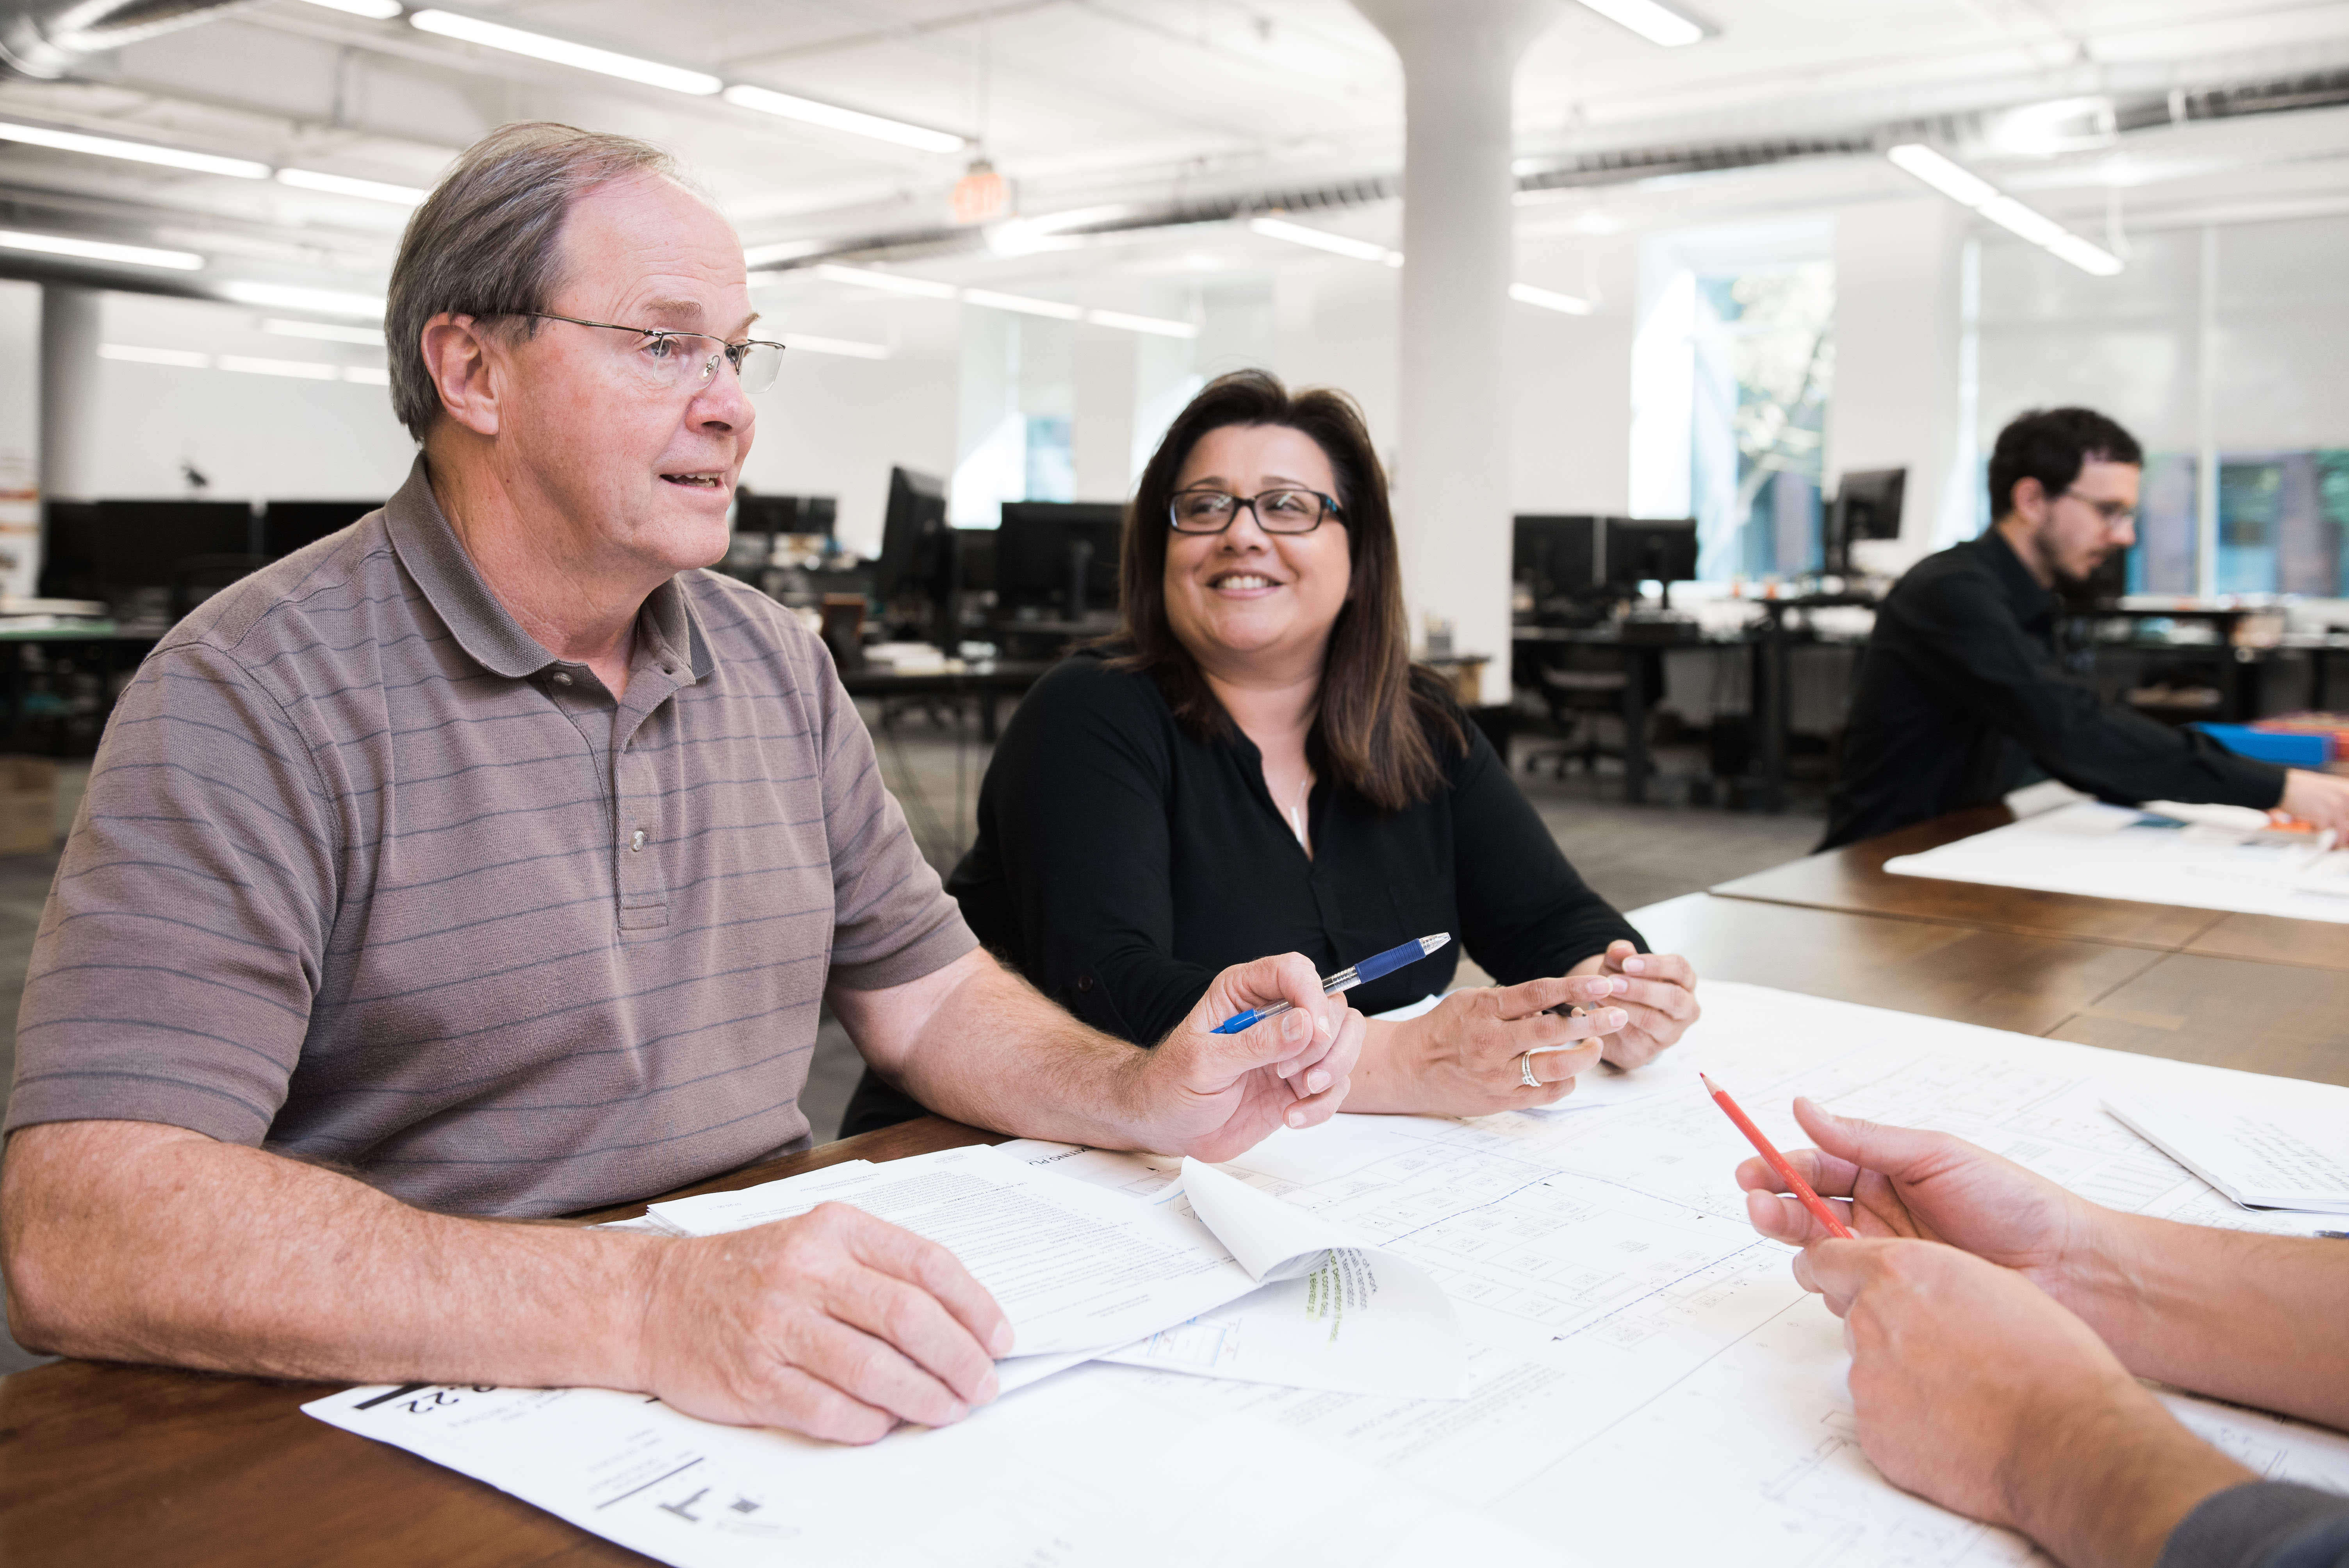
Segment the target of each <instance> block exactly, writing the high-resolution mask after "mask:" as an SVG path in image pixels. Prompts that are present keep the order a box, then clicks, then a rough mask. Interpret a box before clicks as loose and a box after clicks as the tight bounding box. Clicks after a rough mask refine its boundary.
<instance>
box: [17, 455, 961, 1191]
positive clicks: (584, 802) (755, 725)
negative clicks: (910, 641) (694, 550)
mask: <svg viewBox="0 0 2349 1568" xmlns="http://www.w3.org/2000/svg"><path fill="white" fill-rule="evenodd" d="M975 945H976V943H975V942H974V941H973V939H972V937H971V935H970V933H969V931H968V929H967V928H966V927H965V926H964V924H963V922H962V917H961V915H960V913H958V912H957V909H956V907H955V904H954V901H953V900H951V899H949V898H948V897H947V895H946V894H945V892H943V891H941V889H940V888H939V885H938V879H937V877H936V874H935V873H934V872H932V871H931V870H930V869H929V867H928V866H927V865H926V863H925V862H924V861H923V860H922V858H921V856H920V854H919V853H918V852H917V851H916V849H915V846H914V841H913V836H912V835H911V834H910V833H909V832H908V831H907V830H906V827H905V817H904V815H903V814H902V813H901V812H900V811H899V810H898V808H897V803H896V801H895V799H892V798H891V797H890V795H889V793H888V792H887V791H886V790H885V789H883V788H882V786H881V781H880V777H879V774H878V771H877V769H876V766H875V763H874V754H873V746H872V741H871V738H870V737H868V736H867V735H866V733H865V730H864V725H863V723H862V722H861V721H860V720H859V719H858V717H857V715H856V710H855V707H854V704H853V703H852V702H851V701H850V700H849V697H848V695H847V693H846V692H844V691H843V690H842V688H841V685H840V681H839V678H838V676H836V675H835V674H834V673H833V665H832V661H831V658H830V655H828V654H827V653H826V651H825V649H824V647H823V645H822V644H821V643H820V642H818V641H817V640H816V639H815V638H813V637H812V636H810V635H809V634H808V633H807V632H806V630H805V628H803V627H802V626H801V625H800V624H799V623H798V622H797V621H796V620H795V619H793V618H792V615H791V614H789V613H788V612H787V611H785V610H783V609H782V608H781V606H779V605H777V604H775V603H772V602H771V601H770V600H768V599H766V598H764V597H762V596H761V595H760V594H758V593H753V592H751V591H750V589H748V588H746V587H744V586H742V585H741V584H740V583H733V582H730V581H729V580H728V579H726V578H723V577H720V576H718V575H716V574H714V573H709V572H688V573H680V574H679V575H678V576H677V577H674V578H672V579H670V580H669V581H668V582H667V583H663V584H662V585H661V586H660V587H659V588H658V589H657V590H656V591H655V592H654V593H653V594H652V596H651V597H650V598H649V599H648V600H647V601H646V603H645V607H644V610H643V612H642V613H641V614H640V616H639V618H638V620H637V635H636V655H635V661H634V664H633V665H632V667H631V669H630V672H629V676H628V684H627V687H626V695H625V696H624V697H623V698H622V699H621V700H620V701H618V702H617V703H615V702H614V700H613V698H612V696H611V693H610V691H609V689H608V688H607V687H605V686H604V685H603V683H602V682H601V681H599V680H598V679H597V678H596V676H595V673H594V672H593V671H591V670H590V669H589V668H588V667H587V666H586V665H583V664H571V663H566V662H564V661H563V660H560V659H556V658H554V657H553V656H552V655H549V654H548V653H547V652H546V650H545V649H544V648H543V647H541V646H539V645H538V644H537V643H536V642H534V641H533V639H532V638H531V637H530V636H529V635H528V634H526V633H525V632H524V631H523V628H522V627H521V625H520V624H517V623H516V622H515V620H514V618H513V617H512V615H511V614H508V613H507V611H506V609H505V608H504V606H503V605H502V604H501V603H499V601H498V600H497V598H496V597H495V595H493V594H492V593H491V592H490V590H489V588H488V586H487V584H486V583H483V581H482V580H481V575H480V574H479V573H477V572H476V571H475V570H474V568H473V565H472V562H471V559H470V558H469V557H468V556H467V554H466V553H465V551H464V548H463V546H462V545H461V544H460V542H459V541H458V539H457V536H456V534H455V533H454V532H453V531H451V530H450V526H449V523H448V521H447V520H446V519H445V518H443V517H442V515H441V513H440V508H439V507H438V506H437V505H436V504H435V501H434V499H433V495H432V490H431V487H430V485H429V483H428V482H427V480H426V477H425V468H424V462H423V459H421V458H419V459H418V460H417V464H416V468H415V469H414V470H413V471H412V472H411V473H410V475H409V480H408V482H407V483H406V484H405V485H403V486H402V487H401V488H400V490H399V493H398V495H396V496H394V497H393V498H392V499H391V501H390V502H389V504H388V505H387V506H386V507H385V508H384V510H383V511H378V512H373V513H370V514H369V515H368V516H367V517H365V518H363V519H361V520H360V521H358V522H357V523H355V524H353V525H352V526H351V527H350V528H348V529H346V530H345V531H342V532H340V533H337V534H335V535H333V536H331V537H329V538H327V539H324V540H321V541H319V542H317V543H316V544H314V545H311V546H310V547H309V548H307V549H305V550H303V551H301V552H299V553H297V554H295V555H291V556H288V557H287V558H286V559H285V560H284V561H281V562H277V563H276V564H274V565H273V566H270V567H268V568H267V569H265V570H264V571H262V572H260V573H255V574H254V576H252V577H249V578H247V579H245V580H244V581H243V583H238V584H237V585H236V586H234V587H233V588H231V589H229V590H227V591H226V592H225V593H221V594H219V595H217V596H215V597H213V598H212V599H210V600H207V601H206V602H205V603H203V605H202V606H201V607H200V608H199V609H198V610H197V611H196V612H195V614H191V616H189V617H188V619H187V620H185V621H183V622H181V624H179V625H178V626H177V627H175V628H173V630H172V631H171V634H170V635H169V636H167V637H166V638H165V639H164V640H163V642H162V643H161V644H160V645H158V646H157V648H156V650H155V652H154V653H153V654H152V655H150V657H149V658H148V659H147V661H146V662H145V663H144V664H143V665H140V669H139V672H138V675H137V676H136V678H135V679H134V680H133V681H132V682H131V683H130V686H129V689H128V690H126V691H125V692H124V693H123V696H122V698H121V700H120V701H119V703H118V704H117V705H116V707H115V710H114V717H113V719H112V721H111V722H110V723H109V725H108V727H107V731H106V738H105V740H104V742H103V743H102V744H101V745H100V746H99V748H98V757H97V760H96V762H95V763H94V764H93V766H92V768H91V771H90V779H89V790H88V795H87V796H86V797H85V798H84V799H83V801H82V806H81V812H80V815H79V817H78V819H77V820H76V821H75V823H74V829H73V835H72V838H71V839H70V841H68V842H67V846H66V851H65V857H64V860H63V862H62V863H61V864H60V865H59V867H58V869H57V882H56V885H55V887H54V888H53V889H52V891H51V892H50V894H49V902H48V907H47V911H46V912H45V913H44V914H43V916H42V920H41V929H40V934H39V936H38V938H37V940H36V944H35V946H34V950H33V962H32V968H31V971H30V973H29V975H27V977H26V983H25V995H24V1005H23V1008H22V1011H21V1012H20V1013H19V1015H18V1021H17V1032H16V1087H15V1090H14V1093H13V1097H12V1099H10V1102H9V1108H8V1119H7V1125H8V1127H9V1128H10V1129H12V1130H13V1129H15V1128H17V1127H23V1126H26V1125H29V1124H32V1123H36V1122H45V1121H66V1120H80V1119H123V1120H133V1121H155V1122H168V1123H171V1124H172V1125H174V1126H179V1127H185V1128H191V1129H193V1130H196V1131H198V1132H202V1133H204V1134H207V1135H209V1136H211V1137H213V1138H217V1139H222V1140H227V1141H232V1142H237V1143H244V1144H257V1145H261V1146H264V1147H266V1148H269V1149H272V1150H277V1151H280V1152H283V1153H285V1154H289V1155H294V1156H296V1157H300V1158H303V1159H309V1160H316V1161H326V1162H330V1163H332V1164H335V1165H336V1166H338V1167H341V1168H343V1169H347V1170H350V1171H355V1172H357V1174H358V1175H360V1176H361V1177H363V1178H364V1179H366V1180H367V1181H370V1182H373V1183H375V1184H376V1185H378V1186H380V1187H382V1188H383V1189H385V1190H386V1191H390V1192H392V1193H394V1194H396V1195H397V1196H398V1197H401V1198H403V1199H406V1200H408V1201H409V1202H416V1203H419V1204H424V1205H428V1206H429V1207H433V1208H438V1209H447V1210H453V1211H458V1212H468V1213H481V1214H507V1215H538V1214H550V1213H559V1212H564V1211H567V1210H574V1209H582V1208H587V1207H592V1206H595V1205H599V1204H605V1203H611V1202H624V1201H626V1200H629V1199H633V1198H640V1197H644V1196H646V1195H647V1194H651V1193H656V1192H659V1191H666V1190H667V1189H669V1188H672V1187H676V1186H678V1185H681V1184H683V1183H686V1182H689V1181H698V1180H700V1179H702V1178H704V1177H708V1176H711V1175H714V1174H717V1173H719V1172H720V1171H729V1170H731V1169H733V1168H734V1167H736V1166H739V1165H741V1164H743V1163H745V1162H747V1161H753V1160H757V1159H760V1158H761V1157H763V1156H767V1155H771V1154H775V1153H779V1152H783V1151H786V1150H794V1149H799V1148H803V1147H805V1145H806V1144H807V1142H808V1122H807V1118H806V1117H804V1116H803V1115H802V1114H801V1112H800V1109H799V1103H798V1101H799V1095H800V1091H801V1089H802V1087H803V1086H804V1084H805V1083H806V1081H807V1071H808V1060H809V1056H810V1053H811V1052H812V1049H813V1047H814V1043H815V1032H816V1016H817V1007H818V1004H819V1001H820V1000H821V998H822V996H823V991H824V988H825V986H826V985H840V986H844V987H847V988H849V989H853V990H873V989H878V988H881V987H885V986H889V985H898V984H901V983H903V982H905V981H909V980H914V979H917V978H919V977H920V976H922V975H927V974H930V973H932V972H933V971H935V970H936V969H938V968H940V967H942V966H943V965H947V964H948V963H951V962H952V961H953V960H955V959H956V958H957V957H959V956H961V955H962V954H964V953H967V952H968V951H969V950H970V949H971V948H972V947H973V946H975Z"/></svg>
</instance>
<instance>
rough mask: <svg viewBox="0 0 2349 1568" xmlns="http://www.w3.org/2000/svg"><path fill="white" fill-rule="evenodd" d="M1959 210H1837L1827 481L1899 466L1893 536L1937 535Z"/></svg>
mask: <svg viewBox="0 0 2349 1568" xmlns="http://www.w3.org/2000/svg"><path fill="white" fill-rule="evenodd" d="M1965 217H1966V214H1965V212H1964V211H1963V209H1961V208H1960V207H1959V206H1958V205H1957V204H1956V203H1955V202H1951V201H1943V200H1941V199H1940V197H1938V196H1930V195H1929V196H1923V197H1920V198H1918V199H1916V200H1913V201H1878V202H1871V203H1868V204H1867V205H1863V206H1855V207H1849V208H1846V209H1845V210H1843V211H1840V212H1838V213H1837V215H1836V226H1835V269H1836V301H1835V338H1836V370H1835V376H1836V379H1835V393H1834V396H1833V397H1831V398H1830V399H1829V401H1828V404H1827V423H1826V465H1825V468H1826V489H1827V490H1828V491H1829V492H1830V493H1832V492H1833V490H1834V489H1835V485H1836V481H1837V478H1838V476H1840V475H1843V474H1846V473H1851V472H1854V471H1857V470H1859V469H1908V470H1909V477H1908V480H1907V483H1906V487H1905V492H1904V498H1903V505H1902V511H1901V522H1900V532H1901V540H1900V542H1901V544H1902V546H1903V550H1904V553H1905V554H1906V555H1907V556H1909V558H1911V559H1913V558H1914V557H1916V556H1919V555H1922V554H1924V553H1925V552H1927V550H1928V549H1929V548H1930V545H1931V543H1932V542H1933V540H1934V538H1935V534H1936V530H1937V527H1938V524H1939V521H1940V507H1941V503H1942V500H1943V497H1944V496H1945V495H1946V494H1947V493H1948V492H1949V490H1950V472H1951V464H1952V463H1953V462H1955V461H1956V460H1957V459H1958V455H1959V447H1960V440H1959V436H1960V430H1959V403H1958V349H1959V296H1958V283H1959V277H1958V264H1959V258H1960V254H1961V251H1962V250H1963V247H1964V242H1965V224H1964V222H1963V220H1964V219H1965Z"/></svg>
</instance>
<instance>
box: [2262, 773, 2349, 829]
mask: <svg viewBox="0 0 2349 1568" xmlns="http://www.w3.org/2000/svg"><path fill="white" fill-rule="evenodd" d="M2276 805H2277V807H2278V808H2279V809H2280V810H2285V811H2289V812H2291V813H2292V815H2293V816H2295V817H2298V818H2299V819H2300V820H2302V821H2303V822H2313V823H2314V824H2315V825H2316V826H2317V827H2318V828H2320V829H2323V828H2330V829H2332V830H2333V831H2334V832H2336V833H2338V834H2340V835H2341V836H2342V837H2343V838H2344V839H2349V779H2343V778H2340V777H2338V776H2336V775H2334V774H2331V773H2313V772H2311V771H2309V770H2308V769H2305V768H2292V769H2285V771H2284V776H2283V799H2281V800H2279V801H2277V802H2276Z"/></svg>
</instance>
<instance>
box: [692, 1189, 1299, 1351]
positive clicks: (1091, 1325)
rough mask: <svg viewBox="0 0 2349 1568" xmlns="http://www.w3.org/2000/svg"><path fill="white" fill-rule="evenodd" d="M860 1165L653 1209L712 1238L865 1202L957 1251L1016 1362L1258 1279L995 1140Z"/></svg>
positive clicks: (1122, 1339) (1100, 1344) (1215, 1247)
mask: <svg viewBox="0 0 2349 1568" xmlns="http://www.w3.org/2000/svg"><path fill="white" fill-rule="evenodd" d="M856 1164H857V1166H858V1167H859V1168H857V1169H848V1170H845V1171H843V1170H842V1168H840V1167H833V1168H831V1169H828V1170H823V1171H810V1172H809V1173H807V1174H806V1175H803V1176H794V1177H791V1178H788V1179H786V1180H784V1181H771V1182H768V1183H766V1184H765V1185H763V1186H758V1187H750V1188H746V1189H744V1190H742V1191H738V1192H712V1193H709V1194H706V1195H705V1196H702V1197H698V1198H683V1199H679V1200H678V1201H676V1202H669V1203H656V1204H654V1205H653V1208H652V1212H653V1213H655V1214H656V1215H657V1216H659V1218H660V1219H661V1220H662V1221H663V1222H665V1223H667V1224H669V1225H673V1226H675V1227H676V1228H677V1229H678V1232H679V1233H682V1234H685V1235H697V1236H709V1235H717V1234H719V1233H723V1232H727V1231H740V1230H747V1229H748V1228H750V1226H752V1225H763V1224H767V1223H769V1222H772V1221H775V1220H784V1219H790V1218H792V1217H793V1216H794V1215H799V1214H804V1213H806V1212H808V1211H809V1210H811V1209H812V1208H814V1207H815V1206H816V1205H818V1204H819V1203H846V1204H848V1205H850V1206H852V1207H854V1208H858V1209H862V1210H864V1212H866V1213H868V1214H872V1215H874V1217H876V1218H878V1219H883V1220H886V1221H888V1222H890V1223H891V1224H893V1225H901V1226H903V1227H904V1228H905V1229H906V1230H909V1231H911V1232H913V1233H915V1234H916V1235H918V1236H924V1237H926V1238H927V1239H929V1240H931V1241H934V1242H936V1243H938V1244H939V1245H940V1246H943V1247H945V1248H946V1249H947V1251H948V1252H950V1253H954V1254H955V1256H956V1258H957V1260H958V1261H960V1263H961V1264H962V1265H963V1266H964V1267H965V1268H967V1269H968V1270H969V1271H970V1272H971V1274H972V1276H973V1277H974V1278H976V1279H977V1280H978V1283H979V1284H983V1285H985V1286H986V1287H987V1288H988V1292H989V1293H990V1294H991V1295H993V1296H994V1297H995V1300H996V1305H999V1306H1000V1307H1002V1308H1003V1312H1004V1315H1006V1316H1007V1317H1009V1318H1010V1319H1011V1326H1012V1330H1013V1332H1014V1333H1015V1334H1016V1335H1017V1336H1018V1339H1017V1342H1016V1343H1015V1345H1014V1346H1013V1354H1014V1355H1015V1356H1018V1357H1029V1356H1040V1355H1057V1354H1061V1353H1065V1352H1070V1351H1100V1350H1108V1349H1112V1348H1114V1347H1115V1346H1121V1345H1126V1344H1130V1343H1132V1342H1133V1340H1135V1339H1138V1338H1143V1337H1145V1336H1149V1335H1152V1334H1155V1333H1156V1332H1158V1331H1159V1330H1160V1329H1162V1328H1167V1327H1171V1326H1174V1325H1175V1324H1177V1323H1181V1322H1183V1321H1184V1320H1185V1319H1186V1318H1189V1317H1193V1316H1195V1315H1197V1314H1199V1313H1201V1312H1205V1311H1206V1310H1207V1309H1208V1308H1210V1307H1216V1306H1221V1305H1224V1304H1225V1303H1226V1302H1227V1301H1231V1300H1233V1299H1235V1298H1236V1297H1238V1296H1242V1295H1247V1293H1248V1292H1250V1291H1252V1290H1254V1289H1255V1288H1256V1287H1257V1279H1256V1277H1255V1276H1254V1275H1252V1274H1249V1273H1248V1272H1247V1270H1246V1269H1244V1268H1242V1267H1241V1266H1240V1265H1239V1264H1237V1263H1235V1262H1234V1261H1233V1259H1232V1254H1231V1253H1230V1252H1229V1251H1228V1250H1227V1249H1226V1247H1225V1246H1224V1244H1223V1243H1220V1242H1218V1241H1217V1240H1216V1237H1215V1235H1214V1234H1213V1233H1211V1232H1210V1231H1209V1230H1208V1229H1207V1227H1206V1226H1205V1225H1202V1224H1201V1223H1199V1222H1198V1221H1196V1220H1195V1219H1193V1218H1192V1217H1191V1216H1189V1215H1188V1214H1185V1213H1182V1212H1176V1211H1174V1210H1171V1209H1165V1208H1154V1207H1152V1206H1149V1205H1146V1204H1136V1203H1127V1202H1122V1201H1120V1200H1119V1199H1118V1198H1117V1197H1115V1196H1114V1195H1113V1194H1111V1193H1107V1192H1103V1191H1101V1190H1099V1189H1098V1188H1094V1187H1091V1186H1088V1185H1086V1184H1084V1183H1082V1182H1078V1181H1067V1180H1065V1179H1063V1178H1061V1177H1059V1176H1056V1175H1053V1174H1051V1173H1050V1171H1041V1170H1039V1169H1037V1168H1036V1167H1033V1166H1030V1165H1026V1164H1022V1163H1021V1162H1020V1161H1018V1160H1015V1159H1011V1158H1009V1157H1008V1156H1006V1155H1003V1154H999V1153H998V1152H996V1150H993V1149H991V1148H986V1147H978V1148H970V1149H947V1150H940V1151H938V1152H937V1153H935V1154H921V1155H916V1156H915V1157H914V1158H912V1159H910V1160H896V1161H890V1162H889V1163H888V1164H885V1165H873V1164H869V1163H867V1162H865V1161H857V1162H856ZM836 1171H837V1172H839V1173H838V1174H835V1172H836ZM826 1178H830V1179H829V1180H826Z"/></svg>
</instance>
